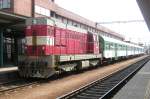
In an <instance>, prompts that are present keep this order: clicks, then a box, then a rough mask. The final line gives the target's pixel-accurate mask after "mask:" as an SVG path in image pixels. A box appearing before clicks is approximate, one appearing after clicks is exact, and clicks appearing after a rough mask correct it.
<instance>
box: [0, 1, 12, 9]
mask: <svg viewBox="0 0 150 99" xmlns="http://www.w3.org/2000/svg"><path fill="white" fill-rule="evenodd" d="M5 8H10V0H0V9H5Z"/></svg>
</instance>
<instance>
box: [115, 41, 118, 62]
mask: <svg viewBox="0 0 150 99" xmlns="http://www.w3.org/2000/svg"><path fill="white" fill-rule="evenodd" d="M117 51H118V45H117V44H116V43H115V59H117Z"/></svg>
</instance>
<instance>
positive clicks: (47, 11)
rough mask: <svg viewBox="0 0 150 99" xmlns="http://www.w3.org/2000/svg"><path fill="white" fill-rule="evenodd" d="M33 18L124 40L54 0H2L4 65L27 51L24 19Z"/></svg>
mask: <svg viewBox="0 0 150 99" xmlns="http://www.w3.org/2000/svg"><path fill="white" fill-rule="evenodd" d="M32 17H33V18H34V17H52V18H56V19H57V20H59V21H61V22H63V23H66V24H69V25H73V26H75V27H79V28H83V29H86V30H88V31H90V32H95V33H99V34H101V35H102V36H107V37H110V38H115V39H118V40H124V37H123V36H122V35H120V34H118V33H116V32H113V31H112V30H109V29H107V28H105V27H103V26H100V25H98V24H97V23H96V22H93V21H90V20H88V19H86V18H84V17H82V16H80V15H77V14H75V13H73V12H70V11H68V10H66V9H64V8H62V7H60V6H59V5H57V4H56V3H55V1H54V0H0V66H1V67H3V66H15V65H17V60H18V55H19V54H22V53H24V43H25V39H24V36H25V35H24V34H25V33H24V29H25V27H26V25H25V21H26V19H28V18H32Z"/></svg>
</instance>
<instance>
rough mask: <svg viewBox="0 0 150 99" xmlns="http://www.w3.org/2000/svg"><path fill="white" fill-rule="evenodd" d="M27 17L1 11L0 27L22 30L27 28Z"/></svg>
mask: <svg viewBox="0 0 150 99" xmlns="http://www.w3.org/2000/svg"><path fill="white" fill-rule="evenodd" d="M26 19H27V17H25V16H20V15H16V14H13V13H10V12H9V13H7V12H3V11H0V27H6V28H15V29H16V30H21V29H23V28H24V27H25V20H26Z"/></svg>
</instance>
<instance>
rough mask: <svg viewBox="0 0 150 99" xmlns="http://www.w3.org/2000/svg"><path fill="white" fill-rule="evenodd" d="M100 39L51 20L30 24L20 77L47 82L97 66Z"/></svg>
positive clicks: (27, 30)
mask: <svg viewBox="0 0 150 99" xmlns="http://www.w3.org/2000/svg"><path fill="white" fill-rule="evenodd" d="M99 46H100V44H99V36H98V35H97V34H94V33H90V32H88V31H87V30H84V29H81V28H77V27H75V26H70V25H66V24H63V23H61V22H57V21H54V20H52V19H48V18H35V19H29V20H27V28H26V47H25V49H26V55H23V56H20V60H19V61H20V64H19V71H20V75H21V76H25V77H42V78H47V77H50V76H51V75H53V74H54V73H56V72H57V71H59V72H60V71H70V70H77V69H80V68H85V67H87V66H89V65H93V66H94V65H96V64H98V62H99V61H100V59H101V56H102V55H101V53H100V48H99Z"/></svg>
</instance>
